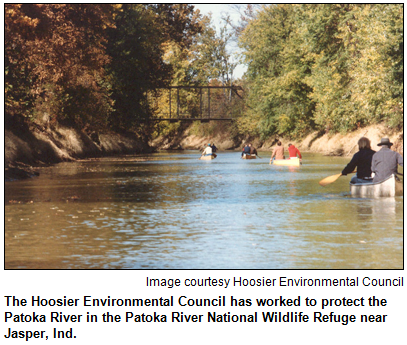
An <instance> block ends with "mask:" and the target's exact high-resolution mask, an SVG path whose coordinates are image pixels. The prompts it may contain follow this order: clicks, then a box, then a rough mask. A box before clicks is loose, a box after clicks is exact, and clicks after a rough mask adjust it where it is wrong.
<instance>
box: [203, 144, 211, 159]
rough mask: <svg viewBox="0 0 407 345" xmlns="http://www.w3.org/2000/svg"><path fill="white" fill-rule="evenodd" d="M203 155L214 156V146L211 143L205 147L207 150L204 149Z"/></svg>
mask: <svg viewBox="0 0 407 345" xmlns="http://www.w3.org/2000/svg"><path fill="white" fill-rule="evenodd" d="M202 156H212V146H211V144H210V143H209V144H208V146H206V147H205V150H203V152H202Z"/></svg>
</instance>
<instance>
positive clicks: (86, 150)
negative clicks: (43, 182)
mask: <svg viewBox="0 0 407 345" xmlns="http://www.w3.org/2000/svg"><path fill="white" fill-rule="evenodd" d="M4 136H5V137H4V146H5V147H4V150H5V155H4V164H5V179H6V180H13V179H21V178H26V177H31V176H34V175H37V174H38V173H37V172H36V168H37V167H39V166H43V165H47V164H53V163H58V162H62V161H73V160H76V159H83V158H92V157H102V156H110V155H115V154H131V153H142V152H151V151H152V148H151V147H150V146H149V145H148V144H146V143H143V142H142V140H141V139H140V138H133V137H131V136H130V135H121V134H117V133H104V134H96V133H93V134H92V135H90V136H89V135H87V134H86V133H84V132H82V131H79V130H76V129H72V128H66V127H62V126H58V127H55V128H52V129H50V128H44V127H41V126H38V125H34V124H33V125H31V126H30V127H28V126H22V127H21V128H13V131H10V130H5V132H4Z"/></svg>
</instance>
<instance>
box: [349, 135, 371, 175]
mask: <svg viewBox="0 0 407 345" xmlns="http://www.w3.org/2000/svg"><path fill="white" fill-rule="evenodd" d="M358 146H359V151H358V152H356V153H355V154H354V155H353V157H352V159H351V161H350V162H349V164H348V165H347V166H346V167H345V169H343V170H342V175H347V174H351V173H352V172H353V171H354V170H355V169H356V168H357V172H356V175H355V176H353V177H352V179H351V180H350V183H371V182H372V170H371V167H372V157H373V155H374V154H375V153H376V151H373V150H372V149H371V147H370V140H369V139H368V138H365V137H362V138H360V139H359V140H358Z"/></svg>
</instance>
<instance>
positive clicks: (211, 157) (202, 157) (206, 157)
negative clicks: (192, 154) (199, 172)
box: [199, 155, 216, 161]
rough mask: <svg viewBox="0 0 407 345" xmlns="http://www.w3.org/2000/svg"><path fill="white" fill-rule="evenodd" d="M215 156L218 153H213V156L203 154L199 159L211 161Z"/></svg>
mask: <svg viewBox="0 0 407 345" xmlns="http://www.w3.org/2000/svg"><path fill="white" fill-rule="evenodd" d="M215 158H216V155H211V156H201V157H200V158H199V159H200V160H203V161H210V160H212V159H215Z"/></svg>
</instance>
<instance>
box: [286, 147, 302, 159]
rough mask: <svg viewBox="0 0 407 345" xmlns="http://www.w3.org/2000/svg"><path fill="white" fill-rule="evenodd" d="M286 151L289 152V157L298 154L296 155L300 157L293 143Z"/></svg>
mask: <svg viewBox="0 0 407 345" xmlns="http://www.w3.org/2000/svg"><path fill="white" fill-rule="evenodd" d="M288 153H289V154H290V157H297V154H298V157H299V158H301V159H302V157H301V153H300V151H299V150H298V149H297V148H296V147H295V146H294V145H291V146H290V147H289V148H288Z"/></svg>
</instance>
